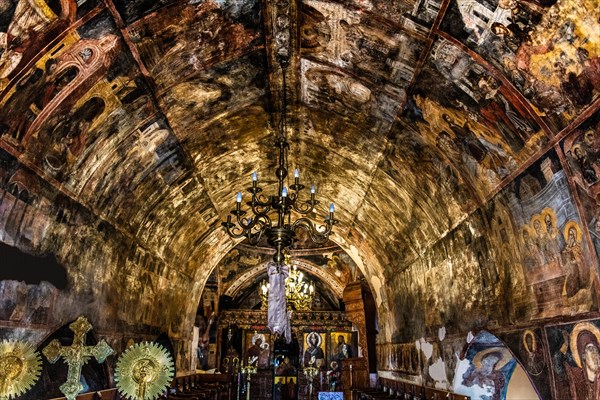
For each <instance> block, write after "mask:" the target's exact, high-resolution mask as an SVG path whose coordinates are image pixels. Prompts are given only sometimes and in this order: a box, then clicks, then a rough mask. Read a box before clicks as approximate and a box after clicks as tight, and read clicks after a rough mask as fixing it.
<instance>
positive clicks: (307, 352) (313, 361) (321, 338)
mask: <svg viewBox="0 0 600 400" xmlns="http://www.w3.org/2000/svg"><path fill="white" fill-rule="evenodd" d="M303 343H304V352H303V353H302V354H303V355H302V365H303V366H304V367H308V366H310V365H313V366H315V367H317V368H325V366H326V365H325V349H326V345H325V334H324V333H319V332H315V331H312V332H307V333H304V341H303Z"/></svg>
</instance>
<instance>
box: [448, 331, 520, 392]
mask: <svg viewBox="0 0 600 400" xmlns="http://www.w3.org/2000/svg"><path fill="white" fill-rule="evenodd" d="M515 366H516V361H515V359H514V358H513V356H512V355H511V353H510V351H509V349H508V348H506V346H504V344H503V343H502V342H501V341H500V340H499V339H498V338H497V337H495V336H494V335H492V334H491V333H489V332H486V331H482V332H480V333H479V334H477V336H475V338H474V339H473V340H472V341H471V343H469V347H468V349H467V351H466V355H465V358H464V360H462V361H461V362H460V364H459V366H458V369H457V373H456V376H455V378H454V385H453V386H454V391H456V392H457V393H461V394H465V395H468V396H470V397H471V398H472V399H489V400H505V399H506V393H507V390H508V382H509V381H510V378H511V376H512V373H513V371H514V369H515Z"/></svg>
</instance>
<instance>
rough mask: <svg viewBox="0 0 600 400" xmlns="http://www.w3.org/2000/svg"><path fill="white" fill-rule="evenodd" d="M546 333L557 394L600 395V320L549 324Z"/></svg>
mask: <svg viewBox="0 0 600 400" xmlns="http://www.w3.org/2000/svg"><path fill="white" fill-rule="evenodd" d="M546 334H547V336H548V346H549V350H550V354H551V356H552V376H553V379H554V393H555V396H556V398H557V399H567V398H568V399H573V400H581V399H595V398H598V396H600V392H599V391H598V362H599V355H598V354H599V351H598V349H599V347H600V323H599V322H598V320H591V321H583V322H578V323H574V324H566V325H558V326H553V327H547V328H546Z"/></svg>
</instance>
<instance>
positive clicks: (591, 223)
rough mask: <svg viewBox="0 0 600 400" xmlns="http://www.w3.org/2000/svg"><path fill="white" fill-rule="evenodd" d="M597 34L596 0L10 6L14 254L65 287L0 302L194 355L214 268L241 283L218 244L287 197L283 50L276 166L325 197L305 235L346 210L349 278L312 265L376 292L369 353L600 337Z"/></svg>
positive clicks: (6, 47) (9, 190)
mask: <svg viewBox="0 0 600 400" xmlns="http://www.w3.org/2000/svg"><path fill="white" fill-rule="evenodd" d="M283 9H286V10H287V12H288V14H286V15H288V16H289V17H290V19H289V20H286V19H285V18H281V14H279V12H281V10H283ZM598 17H599V16H598V7H597V4H596V3H595V2H594V1H593V0H583V1H580V0H561V1H553V0H547V1H546V0H543V1H535V0H475V1H464V0H441V1H438V0H418V1H414V2H413V1H410V2H409V1H384V0H371V1H369V0H343V1H342V0H330V1H313V0H304V1H301V0H298V1H295V0H294V1H292V0H278V1H258V0H240V1H233V0H186V1H183V0H177V1H170V0H169V1H166V0H165V1H149V0H78V1H75V0H47V1H43V0H36V1H25V0H21V1H16V0H0V189H1V191H0V240H2V242H4V243H6V244H8V245H11V246H15V247H18V248H19V249H21V250H23V251H26V252H29V253H33V254H36V255H46V254H53V255H55V257H56V260H57V262H58V263H59V264H61V265H62V266H64V267H65V269H66V271H67V273H68V280H69V285H67V288H66V289H64V290H62V289H61V290H59V289H57V291H53V290H47V289H46V288H44V290H41V291H39V290H38V291H36V290H34V289H33V288H31V287H30V288H27V287H25V286H26V285H25V284H23V285H24V286H23V287H18V288H17V287H16V286H14V285H8V284H7V285H4V286H2V287H1V288H0V290H2V291H4V292H3V293H6V296H10V295H12V293H14V292H15V291H17V290H21V291H23V293H25V292H27V293H30V294H28V295H27V296H31V299H30V300H27V301H30V302H31V303H32V304H36V301H37V300H36V299H38V298H39V296H41V295H42V294H43V295H44V296H46V295H47V296H49V298H52V299H53V300H52V301H53V303H52V304H55V305H51V306H49V308H48V309H47V310H45V311H43V312H44V313H45V314H44V316H42V317H36V318H37V319H36V321H38V320H39V321H42V322H41V323H42V324H43V323H44V321H46V322H47V323H49V321H52V320H53V319H54V320H60V321H61V322H63V323H66V322H67V321H68V320H69V318H71V317H74V316H75V315H71V314H73V311H71V310H68V309H69V307H68V306H67V305H68V304H70V303H69V302H70V301H71V302H73V303H77V304H78V302H82V303H83V304H85V306H82V308H84V309H85V310H93V309H95V307H105V308H106V309H107V310H108V311H107V312H106V314H102V315H100V313H99V312H98V311H97V310H96V311H90V312H92V313H93V316H95V317H97V319H98V321H96V322H95V323H94V325H95V326H98V327H99V328H101V329H105V330H106V331H110V332H115V331H116V330H117V329H118V328H119V327H124V329H126V330H128V331H136V332H137V331H139V332H143V334H144V335H150V334H151V333H152V334H154V333H160V332H157V331H159V330H161V331H166V332H168V333H169V334H172V335H173V337H175V338H176V340H179V339H180V338H181V337H182V335H184V336H185V335H187V333H186V332H188V331H190V330H191V329H190V327H191V325H192V324H193V318H192V317H191V316H193V315H195V314H194V313H195V312H196V309H197V305H198V302H199V301H200V297H201V293H202V290H203V288H204V284H205V282H208V284H209V285H212V284H213V278H210V277H211V274H212V276H213V277H214V276H215V275H214V274H213V272H214V269H215V267H217V266H219V268H222V269H224V270H225V269H228V268H230V267H231V271H233V272H231V271H229V270H228V272H227V274H225V275H223V279H224V282H225V283H227V284H229V281H231V282H232V284H233V282H235V280H236V277H238V274H241V275H243V274H244V272H243V271H241V270H238V269H239V268H238V266H239V265H244V266H246V263H245V261H242V260H241V257H242V251H241V250H239V247H236V246H238V245H240V244H239V242H238V241H234V240H232V239H230V238H229V237H227V235H226V234H225V232H224V231H223V230H222V228H221V226H220V222H221V221H222V220H223V219H224V218H226V215H227V214H228V212H229V211H230V210H231V209H232V208H233V207H235V202H234V199H235V194H236V192H237V191H239V190H243V188H245V187H248V186H250V185H251V183H250V182H251V174H252V172H253V171H257V172H258V175H259V180H260V182H261V184H262V185H263V189H265V190H266V191H269V190H271V191H274V190H275V189H274V188H275V176H274V166H275V164H276V154H275V152H274V151H273V150H274V148H273V142H274V138H275V134H276V132H277V131H278V128H279V123H280V111H281V110H282V108H281V107H282V102H281V92H282V88H283V76H282V72H281V70H280V66H279V65H278V63H277V55H278V54H279V53H278V52H279V51H280V50H281V45H282V43H283V44H284V47H285V46H289V48H284V49H283V51H288V52H289V54H290V63H289V66H288V67H287V70H286V75H285V76H286V81H285V82H286V85H287V86H286V89H287V93H288V94H289V97H288V99H289V102H288V103H287V104H286V106H287V110H286V111H287V114H288V117H289V118H288V119H289V121H288V122H289V124H288V126H287V131H286V133H287V135H288V136H289V139H290V143H291V149H290V152H289V156H288V159H287V160H286V162H287V165H288V167H289V168H290V169H292V168H294V167H298V168H299V169H300V171H301V177H302V181H303V183H307V184H310V183H315V184H316V186H317V192H318V198H319V200H320V201H321V203H320V204H319V206H318V207H317V209H316V210H315V213H314V214H313V215H311V218H312V219H314V220H315V221H322V219H323V218H324V217H325V216H326V212H327V210H326V206H327V205H328V204H329V203H330V202H333V203H335V205H336V215H337V218H338V219H339V220H340V224H339V225H337V226H336V229H335V235H334V236H333V237H332V238H331V239H332V241H333V242H334V244H335V245H338V246H339V248H336V250H335V251H331V253H332V254H333V253H335V255H337V256H338V257H340V258H341V257H345V259H344V265H348V266H352V267H348V268H346V267H344V268H343V269H342V270H343V271H342V270H340V271H342V272H340V271H338V272H339V273H340V274H341V275H340V276H338V275H336V272H335V271H334V272H331V273H330V272H329V271H328V269H327V267H326V266H328V265H329V264H328V262H327V261H326V260H325V259H311V260H308V261H307V262H310V263H312V264H311V265H316V266H318V267H319V268H321V269H322V270H323V271H324V272H323V273H324V274H329V275H331V276H332V279H335V280H336V282H338V283H339V284H340V285H342V284H343V283H345V282H343V281H344V280H346V279H349V278H348V276H354V277H356V276H359V274H358V273H355V272H348V271H350V270H353V269H355V270H359V271H360V273H362V275H363V277H364V279H365V280H366V281H367V282H368V283H369V285H370V286H371V289H372V291H373V295H374V297H375V301H376V303H377V305H378V306H379V309H378V311H379V314H380V315H379V316H378V317H379V323H380V335H379V336H378V341H380V342H381V343H384V344H386V345H388V344H392V343H393V344H401V345H403V346H404V345H408V344H411V343H414V341H415V340H417V339H419V338H420V337H423V336H424V335H433V336H434V335H435V334H436V330H437V329H441V327H444V328H445V329H447V330H448V332H450V333H452V334H456V335H458V334H460V333H464V332H467V331H468V330H470V329H474V328H481V327H482V326H485V325H486V324H490V325H493V326H497V327H498V326H500V327H511V329H512V327H513V326H514V325H523V324H525V325H526V324H538V323H541V322H540V321H547V320H551V319H556V318H559V317H561V316H564V315H579V314H586V315H587V314H588V313H595V312H597V311H598V298H597V297H598V296H597V295H598V287H599V286H598V268H597V265H598V256H600V233H599V232H600V223H599V222H598V221H600V213H599V211H598V210H599V209H600V156H599V151H600V150H599V149H600V139H599V138H600V122H599V121H600V120H599V118H600V117H599V111H598V110H599V108H600V100H599V99H598V97H599V94H600V54H599V53H600V50H599V49H600V43H599V41H600V38H599V36H598V32H599V31H600V22H599V18H598ZM245 193H246V192H245ZM246 196H247V194H246ZM242 247H243V245H242ZM295 250H297V251H300V250H301V249H295ZM236 252H237V254H236ZM332 254H329V255H327V257H328V258H329V259H330V260H331V259H332V258H333V255H332ZM263 256H264V257H266V258H268V257H267V256H265V255H264V254H263V255H261V257H263ZM304 256H306V255H304ZM244 257H247V258H248V260H253V259H252V257H254V256H250V255H245V256H244ZM314 257H317V256H314ZM318 257H321V258H322V257H324V256H323V254H320V255H318ZM346 258H347V260H346ZM261 259H262V258H261ZM232 260H234V261H235V262H234V261H232ZM253 262H254V261H253ZM226 264H227V265H226ZM230 264H231V265H230ZM233 265H235V266H236V267H235V268H233V267H232V266H233ZM248 265H249V264H248ZM236 268H238V269H236ZM329 275H326V276H329ZM315 276H317V275H315ZM96 281H97V282H98V284H97V285H93V284H92V283H91V282H96ZM249 285H250V283H249ZM17 286H18V285H17ZM248 287H249V286H247V287H246V288H245V289H248ZM242 289H244V288H242ZM242 291H243V290H242ZM536 291H537V292H536ZM38 292H39V293H38ZM42 292H43V293H42ZM40 293H42V294H40ZM44 293H45V294H44ZM48 293H49V294H48ZM465 293H468V295H465ZM27 296H25V295H23V296H22V298H26V297H27ZM547 296H554V297H553V299H554V300H546V297H547ZM507 298H508V299H511V301H510V302H507V301H506V299H507ZM119 299H120V300H121V301H119ZM15 307H16V306H15ZM62 309H65V310H67V311H64V312H63V311H60V310H62ZM163 310H166V311H164V312H163ZM5 314H7V317H8V318H9V320H11V321H13V320H19V321H21V320H23V318H25V319H27V318H31V317H23V318H22V317H20V316H19V315H21V316H23V315H29V314H28V313H24V312H15V313H14V315H13V316H11V315H8V312H7V313H5ZM184 314H185V315H184ZM187 314H189V315H190V317H189V318H188V316H187ZM11 318H12V319H11ZM92 319H93V318H92ZM13 322H14V321H13ZM11 323H12V322H11ZM48 329H49V328H48ZM536 329H538V331H540V329H543V327H542V326H537V328H536ZM538 331H536V332H538ZM176 346H179V347H180V348H184V347H185V346H184V344H181V343H180V344H178V345H176ZM546 347H548V348H549V347H550V346H548V345H547V346H546ZM548 369H549V370H550V369H551V368H550V367H548Z"/></svg>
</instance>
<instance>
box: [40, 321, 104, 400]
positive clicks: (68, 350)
mask: <svg viewBox="0 0 600 400" xmlns="http://www.w3.org/2000/svg"><path fill="white" fill-rule="evenodd" d="M69 328H70V329H71V330H72V331H73V344H72V345H71V346H63V345H61V344H60V342H59V341H58V340H57V339H54V340H53V341H51V342H50V344H48V346H46V347H45V348H44V350H42V353H44V356H46V358H47V359H48V361H50V363H51V364H54V363H55V362H56V361H57V360H58V359H59V358H60V357H62V358H64V361H65V363H66V364H67V365H68V367H69V372H68V374H67V381H66V382H65V383H64V384H62V385H61V387H60V391H61V392H62V393H63V394H64V395H65V397H66V398H67V400H75V397H76V396H77V394H79V393H80V392H81V391H83V385H82V384H81V383H80V382H79V381H80V377H81V368H82V367H83V365H84V364H85V363H87V362H88V361H89V359H90V357H94V358H96V360H97V361H98V362H99V363H103V362H104V360H105V359H106V357H108V356H110V355H111V354H113V353H114V350H113V349H112V348H111V347H110V346H109V345H108V343H106V341H105V340H104V339H102V340H101V341H100V342H99V343H98V344H97V345H95V346H86V345H85V336H86V334H87V333H88V331H89V330H91V329H92V325H91V324H90V323H89V322H88V320H87V319H86V318H85V317H84V316H83V315H82V316H81V317H79V318H77V320H76V321H75V322H73V323H72V324H71V325H69Z"/></svg>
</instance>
